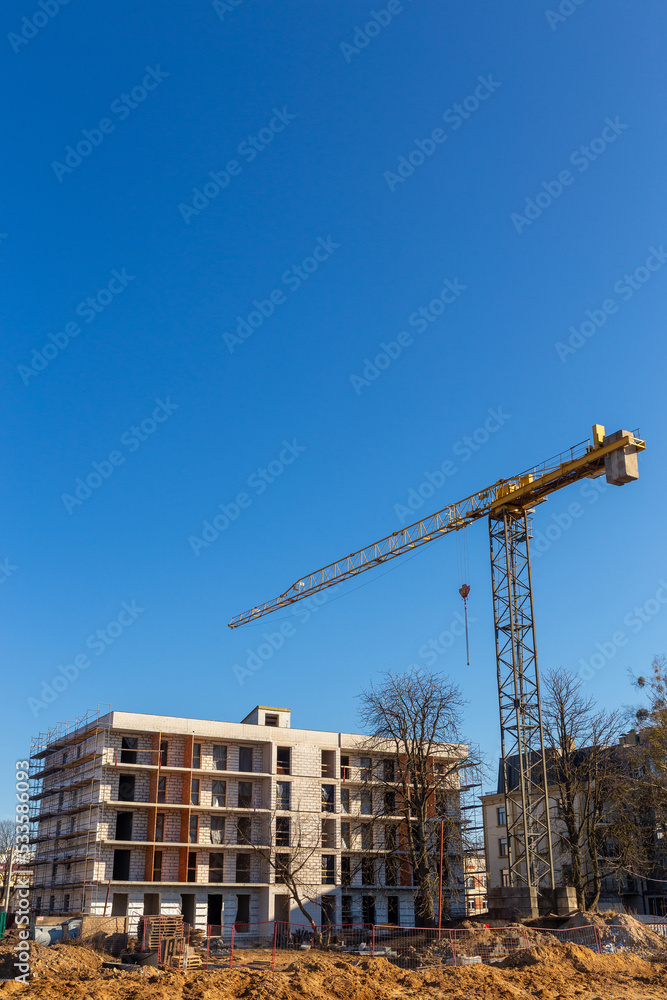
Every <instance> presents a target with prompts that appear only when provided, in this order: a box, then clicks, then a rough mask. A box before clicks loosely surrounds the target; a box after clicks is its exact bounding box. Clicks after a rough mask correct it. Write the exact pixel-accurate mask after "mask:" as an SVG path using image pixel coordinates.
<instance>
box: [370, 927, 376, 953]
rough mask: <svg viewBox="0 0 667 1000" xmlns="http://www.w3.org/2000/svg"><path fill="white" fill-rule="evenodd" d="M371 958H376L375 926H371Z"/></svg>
mask: <svg viewBox="0 0 667 1000" xmlns="http://www.w3.org/2000/svg"><path fill="white" fill-rule="evenodd" d="M371 958H375V924H372V925H371Z"/></svg>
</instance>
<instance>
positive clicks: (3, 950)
mask: <svg viewBox="0 0 667 1000" xmlns="http://www.w3.org/2000/svg"><path fill="white" fill-rule="evenodd" d="M15 943H16V942H15V939H13V938H8V939H7V940H6V941H3V942H1V943H0V978H7V979H12V978H13V977H14V976H15V975H16V969H15V967H14V962H15V961H16V952H15V951H14V945H15ZM105 957H106V956H105ZM103 961H104V958H103V957H102V955H101V954H100V953H99V952H97V951H93V949H92V948H86V947H85V945H78V944H52V945H50V946H49V947H45V946H44V945H41V944H37V942H36V941H31V942H30V967H31V970H32V975H33V976H34V977H35V978H36V979H37V978H43V977H44V976H48V975H52V974H55V975H60V974H63V975H67V974H71V973H77V972H85V971H97V970H98V969H100V968H101V966H102V962H103Z"/></svg>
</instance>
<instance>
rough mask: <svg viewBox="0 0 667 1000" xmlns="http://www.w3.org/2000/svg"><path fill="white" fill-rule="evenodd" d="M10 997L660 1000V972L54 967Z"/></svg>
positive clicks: (536, 963) (647, 966) (603, 962)
mask: <svg viewBox="0 0 667 1000" xmlns="http://www.w3.org/2000/svg"><path fill="white" fill-rule="evenodd" d="M64 947H65V948H67V946H64ZM76 950H77V949H75V948H71V947H70V948H68V951H70V952H74V951H76ZM84 950H85V949H84ZM61 957H64V956H61ZM72 958H74V955H72ZM14 991H16V992H17V993H18V994H20V996H25V997H30V998H32V997H39V1000H329V998H336V1000H415V998H416V997H418V998H419V1000H441V998H442V1000H445V998H446V1000H471V998H474V1000H528V998H535V997H539V998H540V1000H574V998H575V997H576V998H577V1000H601V998H604V1000H667V975H666V974H665V971H664V966H663V965H662V964H660V963H651V962H646V961H644V960H642V959H640V958H637V957H636V956H632V955H626V954H617V955H595V954H593V953H592V952H591V951H589V950H588V949H586V948H580V947H579V946H577V945H560V944H552V945H550V946H540V947H539V948H536V949H532V950H525V951H524V952H522V953H517V955H515V956H512V959H511V960H509V959H508V960H507V961H506V962H505V963H503V965H502V966H501V967H499V966H485V965H475V966H468V967H464V968H447V967H444V966H440V967H439V968H436V967H433V968H430V969H426V970H420V971H416V972H413V971H408V970H404V969H401V968H398V967H397V966H395V965H392V964H391V963H389V962H388V961H387V960H386V959H383V958H378V959H374V960H373V959H370V958H357V957H352V956H350V957H349V958H348V957H343V956H333V955H327V954H318V953H312V952H311V953H308V954H306V955H304V956H303V957H299V958H297V959H296V960H294V961H292V962H291V963H290V964H289V965H288V966H286V967H283V968H282V969H280V970H279V971H277V972H276V973H275V974H274V975H272V974H271V973H269V972H266V971H258V970H250V969H233V970H231V971H216V972H209V973H206V972H201V971H196V972H190V973H185V974H184V973H180V972H171V971H168V972H161V971H157V970H155V969H143V970H141V971H135V972H130V973H119V972H115V971H111V970H101V971H98V972H96V971H93V969H92V968H84V969H82V970H81V971H79V972H74V971H71V972H65V971H64V969H63V970H62V971H61V970H60V968H59V967H58V966H57V965H55V964H54V965H53V967H52V968H51V969H50V970H49V971H48V973H47V974H46V975H45V976H44V977H43V978H40V979H38V980H35V982H33V983H32V984H31V985H30V986H28V987H25V988H20V990H17V989H16V985H15V984H13V983H11V984H6V985H3V986H0V997H1V996H2V994H3V993H4V992H7V993H9V992H12V993H13V992H14ZM12 1000H14V997H12Z"/></svg>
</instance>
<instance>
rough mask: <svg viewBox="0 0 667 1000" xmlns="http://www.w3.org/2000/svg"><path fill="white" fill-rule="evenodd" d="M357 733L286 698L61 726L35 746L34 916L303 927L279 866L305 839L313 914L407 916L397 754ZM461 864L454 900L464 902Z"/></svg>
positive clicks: (407, 922) (321, 917)
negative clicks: (297, 725) (293, 708)
mask: <svg viewBox="0 0 667 1000" xmlns="http://www.w3.org/2000/svg"><path fill="white" fill-rule="evenodd" d="M364 739H365V737H363V736H361V735H359V734H357V735H355V734H347V733H330V732H318V731H314V730H308V729H292V728H291V725H290V711H289V709H285V708H268V707H264V706H258V707H256V708H255V709H254V710H253V711H252V712H251V713H250V714H249V715H248V716H247V717H246V718H245V719H244V720H243V721H242V722H241V723H231V722H216V721H206V720H199V719H185V718H172V717H169V716H159V715H139V714H133V713H129V712H109V713H107V714H105V715H99V714H97V715H95V716H87V717H85V718H84V719H82V720H77V721H76V722H75V723H69V724H66V725H62V726H58V727H57V728H56V729H54V730H51V731H49V732H48V733H46V734H43V735H42V736H40V737H38V738H37V739H35V740H34V741H33V746H32V749H31V756H30V764H31V771H30V773H31V815H30V819H31V822H32V824H33V834H32V838H33V848H34V852H35V861H34V871H35V879H34V889H33V906H34V910H35V912H36V913H38V914H43V915H46V914H65V915H67V914H69V915H71V914H74V913H90V914H96V915H102V914H104V913H107V914H109V915H127V916H128V917H130V927H131V928H132V927H133V925H134V923H136V920H137V919H138V918H139V917H140V916H141V915H144V914H146V915H156V914H163V915H170V914H172V915H173V914H178V913H182V914H183V916H184V919H185V920H186V921H187V922H188V923H190V924H191V925H193V926H196V927H200V928H203V927H204V926H206V925H207V924H214V925H219V924H220V925H227V926H229V925H231V924H234V925H235V926H236V928H237V930H238V931H239V932H241V933H242V932H243V931H244V930H245V929H246V928H247V927H248V925H250V924H257V923H258V922H262V921H272V920H281V921H287V920H290V919H291V920H292V921H293V922H295V923H296V922H299V923H302V922H303V916H302V915H301V914H300V913H299V912H298V910H297V909H296V905H295V903H294V901H293V900H291V899H290V896H289V894H288V893H287V891H286V887H285V883H284V877H283V876H282V874H281V873H282V871H283V866H285V865H289V864H290V858H294V857H295V852H296V851H298V850H299V848H298V843H299V842H301V843H302V844H304V843H305V844H308V845H310V847H309V848H308V856H307V857H305V856H303V855H302V856H301V860H300V862H299V863H301V862H303V865H304V867H303V872H302V878H303V880H304V883H307V892H306V896H307V902H306V905H307V908H308V912H309V913H311V914H312V915H313V917H314V918H315V920H316V921H317V922H318V923H335V924H350V923H362V922H363V923H376V924H401V925H404V926H413V925H414V922H415V914H414V896H415V890H414V889H413V886H412V879H411V872H410V869H409V865H408V864H406V860H407V859H405V858H401V857H400V824H401V816H400V815H399V814H398V808H397V801H398V799H397V795H398V790H392V788H391V782H392V780H393V777H392V771H391V767H392V764H391V758H390V757H388V756H382V757H380V756H379V755H375V757H374V759H371V757H370V756H368V755H367V754H366V753H365V752H364V750H363V740H364ZM466 751H467V748H466V747H465V746H455V747H451V748H450V755H451V756H452V757H454V756H460V757H465V755H466ZM380 768H382V774H383V781H382V782H378V781H376V780H375V776H376V775H377V773H378V770H379V769H380ZM452 795H453V797H454V799H455V800H457V789H456V787H453V788H452ZM450 807H451V806H450ZM397 844H398V847H399V850H398V851H397V850H396V848H397ZM397 855H398V856H397ZM304 857H305V861H304ZM390 858H391V859H392V860H390ZM455 865H456V862H455V861H453V862H452V865H451V866H450V867H453V868H454V869H455ZM460 870H461V877H460V879H459V883H460V889H459V890H457V892H455V893H454V895H455V896H456V898H452V895H451V891H450V889H448V891H449V892H450V898H449V899H448V903H449V910H450V912H455V911H458V912H460V913H461V914H463V913H465V909H466V904H465V900H464V878H463V867H462V866H461V869H460ZM475 895H477V887H475Z"/></svg>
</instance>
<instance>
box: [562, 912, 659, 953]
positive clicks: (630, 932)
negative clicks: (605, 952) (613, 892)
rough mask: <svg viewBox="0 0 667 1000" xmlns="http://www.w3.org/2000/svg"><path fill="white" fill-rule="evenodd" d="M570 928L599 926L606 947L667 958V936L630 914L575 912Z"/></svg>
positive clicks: (567, 926)
mask: <svg viewBox="0 0 667 1000" xmlns="http://www.w3.org/2000/svg"><path fill="white" fill-rule="evenodd" d="M564 927H565V928H567V929H568V930H569V929H570V928H572V929H575V928H580V927H597V928H598V931H599V932H600V938H601V943H602V947H603V949H604V948H605V947H607V948H610V949H613V948H625V949H627V950H628V951H632V952H635V953H636V954H638V955H644V956H646V957H652V958H663V959H665V960H667V938H664V937H662V935H660V934H656V932H655V931H653V930H651V928H650V927H647V926H646V924H643V923H642V922H641V921H640V920H636V919H635V918H634V917H631V916H630V914H629V913H616V912H614V911H613V910H605V911H602V912H600V913H575V915H574V916H573V917H570V919H569V920H568V922H567V923H566V924H565V925H564Z"/></svg>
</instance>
